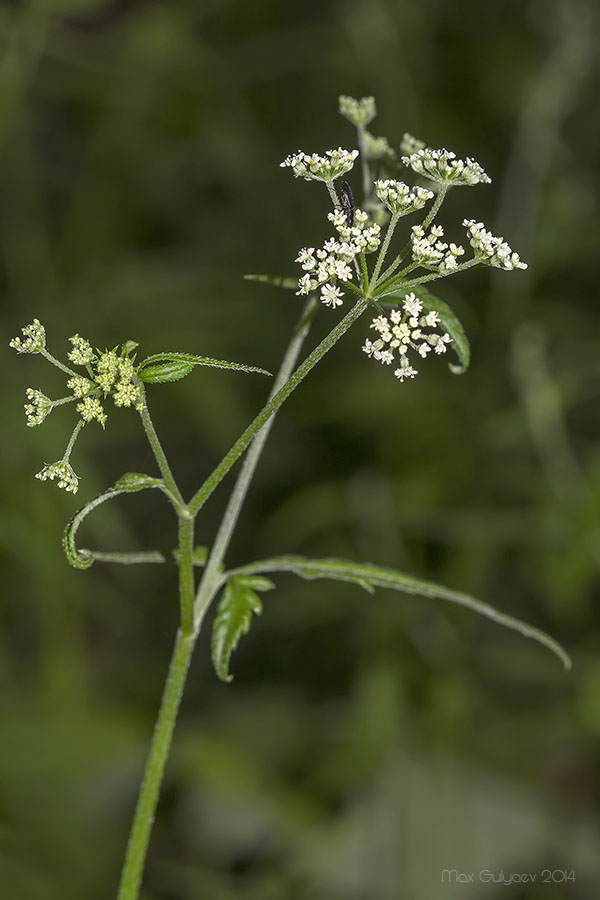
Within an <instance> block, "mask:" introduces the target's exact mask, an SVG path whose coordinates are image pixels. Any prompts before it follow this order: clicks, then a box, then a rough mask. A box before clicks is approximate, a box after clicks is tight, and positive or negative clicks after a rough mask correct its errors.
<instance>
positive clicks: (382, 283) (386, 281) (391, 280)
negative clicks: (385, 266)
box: [372, 262, 419, 294]
mask: <svg viewBox="0 0 600 900" xmlns="http://www.w3.org/2000/svg"><path fill="white" fill-rule="evenodd" d="M418 268H419V263H415V262H412V263H410V264H409V265H408V266H405V268H404V269H401V271H400V272H396V273H395V274H394V275H393V276H390V277H387V278H384V277H383V276H382V277H381V278H380V279H379V283H378V284H377V285H375V287H374V289H373V291H372V293H373V294H379V293H380V292H381V291H385V290H387V288H388V286H389V285H390V284H397V283H398V281H401V280H402V279H403V278H404V276H405V275H408V273H409V272H412V271H413V269H418Z"/></svg>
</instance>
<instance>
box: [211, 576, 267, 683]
mask: <svg viewBox="0 0 600 900" xmlns="http://www.w3.org/2000/svg"><path fill="white" fill-rule="evenodd" d="M261 612H262V603H261V601H260V598H259V596H258V594H255V593H254V591H252V590H249V589H248V588H246V587H244V586H243V584H241V583H240V581H239V580H238V579H237V578H231V579H230V580H229V581H228V582H227V585H226V587H225V590H224V591H223V595H222V597H221V600H220V602H219V606H218V608H217V615H216V617H215V620H214V623H213V631H212V641H211V647H212V661H213V665H214V667H215V672H216V673H217V675H218V676H219V678H220V679H221V681H231V680H232V678H233V675H230V674H229V661H230V659H231V654H232V653H233V651H234V650H235V648H236V647H237V645H238V643H239V641H240V638H241V637H242V635H244V634H247V633H248V630H249V628H250V624H251V621H252V613H254V614H255V615H257V616H258V615H260V614H261Z"/></svg>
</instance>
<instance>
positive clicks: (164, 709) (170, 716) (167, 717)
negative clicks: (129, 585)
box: [117, 631, 196, 900]
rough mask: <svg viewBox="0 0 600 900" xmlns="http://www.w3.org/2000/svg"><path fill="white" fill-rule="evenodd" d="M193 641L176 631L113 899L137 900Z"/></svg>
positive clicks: (188, 636)
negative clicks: (119, 879)
mask: <svg viewBox="0 0 600 900" xmlns="http://www.w3.org/2000/svg"><path fill="white" fill-rule="evenodd" d="M195 643H196V635H195V634H187V635H185V634H183V632H182V631H178V632H177V639H176V641H175V647H174V649H173V656H172V658H171V665H170V667H169V674H168V676H167V681H166V684H165V689H164V693H163V696H162V701H161V704H160V711H159V713H158V719H157V721H156V727H155V729H154V735H153V737H152V743H151V744H150V753H149V755H148V761H147V763H146V771H145V772H144V780H143V782H142V789H141V791H140V795H139V798H138V802H137V806H136V809H135V815H134V818H133V825H132V828H131V834H130V837H129V843H128V845H127V854H126V856H125V864H124V866H123V873H122V875H121V883H120V885H119V893H118V897H117V900H137V898H138V895H139V889H140V884H141V881H142V872H143V869H144V861H145V859H146V853H147V850H148V843H149V840H150V832H151V830H152V825H153V822H154V813H155V811H156V805H157V803H158V795H159V791H160V786H161V782H162V779H163V773H164V770H165V764H166V761H167V756H168V754H169V747H170V745H171V739H172V737H173V730H174V728H175V722H176V720H177V713H178V711H179V704H180V703H181V697H182V695H183V689H184V686H185V681H186V676H187V671H188V666H189V664H190V659H191V658H192V653H193V651H194V645H195Z"/></svg>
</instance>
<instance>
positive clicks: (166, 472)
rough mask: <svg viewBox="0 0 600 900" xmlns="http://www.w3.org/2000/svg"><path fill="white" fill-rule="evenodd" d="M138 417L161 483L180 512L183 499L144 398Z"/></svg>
mask: <svg viewBox="0 0 600 900" xmlns="http://www.w3.org/2000/svg"><path fill="white" fill-rule="evenodd" d="M140 416H141V419H142V424H143V426H144V431H145V432H146V437H147V438H148V443H149V444H150V447H151V448H152V452H153V453H154V458H155V459H156V463H157V465H158V468H159V469H160V474H161V475H162V477H163V481H164V483H165V485H166V487H167V488H168V489H169V491H170V493H171V494H172V495H173V497H174V498H175V499H176V500H177V503H178V506H179V509H178V514H179V513H180V511H181V510H182V509H183V508H184V507H185V503H184V500H183V497H182V496H181V491H180V490H179V488H178V487H177V482H176V481H175V479H174V477H173V473H172V472H171V467H170V465H169V463H168V462H167V457H166V456H165V451H164V450H163V448H162V444H161V442H160V440H159V439H158V435H157V433H156V429H155V428H154V423H153V422H152V419H151V418H150V412H149V411H148V404H147V403H146V398H145V397H144V406H143V409H142V411H141V412H140Z"/></svg>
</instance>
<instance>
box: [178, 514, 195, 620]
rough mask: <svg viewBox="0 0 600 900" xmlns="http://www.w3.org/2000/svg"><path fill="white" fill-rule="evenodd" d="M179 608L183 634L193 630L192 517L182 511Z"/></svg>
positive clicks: (180, 522) (180, 517)
mask: <svg viewBox="0 0 600 900" xmlns="http://www.w3.org/2000/svg"><path fill="white" fill-rule="evenodd" d="M178 564H179V609H180V613H181V630H182V632H183V634H184V635H186V636H187V635H190V634H192V633H193V631H194V593H195V576H194V518H193V516H191V515H189V513H188V512H187V510H186V511H184V512H183V513H182V514H180V516H179V560H178Z"/></svg>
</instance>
